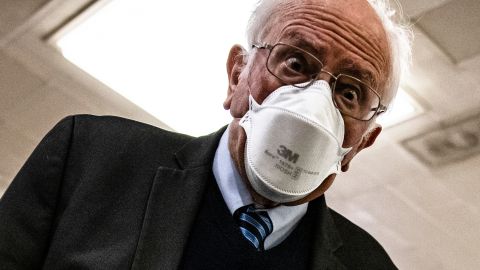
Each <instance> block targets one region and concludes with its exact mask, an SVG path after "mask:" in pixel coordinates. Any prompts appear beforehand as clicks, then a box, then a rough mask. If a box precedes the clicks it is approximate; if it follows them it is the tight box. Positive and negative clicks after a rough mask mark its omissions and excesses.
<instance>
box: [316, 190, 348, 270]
mask: <svg viewBox="0 0 480 270" xmlns="http://www.w3.org/2000/svg"><path fill="white" fill-rule="evenodd" d="M310 204H311V205H310V206H313V207H314V208H315V209H316V211H315V213H314V214H315V215H316V220H317V222H316V224H315V229H314V230H313V246H312V248H313V250H312V257H311V263H310V265H311V267H310V269H312V270H313V269H315V270H317V269H325V270H326V269H338V270H341V269H347V268H346V267H345V266H344V265H343V264H342V263H341V262H340V260H338V258H337V257H336V256H335V255H334V252H335V250H337V249H338V248H339V247H341V246H342V239H341V237H340V234H339V232H338V231H337V228H336V226H335V223H334V221H333V218H332V216H331V214H330V210H329V209H328V207H327V205H326V202H325V196H322V197H320V198H318V199H316V200H314V201H312V202H310Z"/></svg>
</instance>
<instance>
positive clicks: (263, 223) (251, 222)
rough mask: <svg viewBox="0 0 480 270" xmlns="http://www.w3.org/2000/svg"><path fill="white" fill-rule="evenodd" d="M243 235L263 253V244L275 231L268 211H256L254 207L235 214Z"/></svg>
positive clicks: (242, 208)
mask: <svg viewBox="0 0 480 270" xmlns="http://www.w3.org/2000/svg"><path fill="white" fill-rule="evenodd" d="M233 217H234V218H235V220H236V222H237V224H238V226H239V227H240V231H241V233H242V235H243V236H244V237H245V238H246V239H247V240H248V241H249V242H250V243H251V244H252V245H253V246H254V247H255V248H256V249H257V251H263V250H264V246H263V242H264V241H265V238H267V236H268V235H270V234H271V233H272V231H273V223H272V220H271V219H270V217H269V216H268V214H267V211H259V210H255V207H254V206H253V205H246V206H243V207H240V208H238V209H237V210H236V211H235V213H233Z"/></svg>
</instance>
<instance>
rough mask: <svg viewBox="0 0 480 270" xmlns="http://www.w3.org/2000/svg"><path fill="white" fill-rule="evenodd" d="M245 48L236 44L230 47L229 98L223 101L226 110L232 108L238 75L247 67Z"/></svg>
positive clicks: (228, 69)
mask: <svg viewBox="0 0 480 270" xmlns="http://www.w3.org/2000/svg"><path fill="white" fill-rule="evenodd" d="M245 55H246V51H245V49H244V48H243V47H242V46H240V45H238V44H236V45H234V46H233V47H232V48H231V49H230V53H229V54H228V59H227V75H228V91H227V98H226V99H225V101H224V102H223V108H225V110H228V109H230V105H231V103H232V98H233V94H234V93H235V90H236V87H237V85H238V77H239V76H240V73H241V72H242V70H243V68H244V67H245Z"/></svg>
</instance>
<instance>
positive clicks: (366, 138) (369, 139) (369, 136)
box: [342, 123, 382, 172]
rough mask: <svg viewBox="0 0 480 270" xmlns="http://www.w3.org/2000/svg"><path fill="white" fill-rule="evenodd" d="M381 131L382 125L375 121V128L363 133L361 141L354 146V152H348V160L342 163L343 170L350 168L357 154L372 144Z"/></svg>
mask: <svg viewBox="0 0 480 270" xmlns="http://www.w3.org/2000/svg"><path fill="white" fill-rule="evenodd" d="M381 132H382V126H381V125H379V124H377V123H375V124H374V126H373V128H371V129H370V130H369V131H368V132H367V133H366V134H365V135H363V137H362V140H361V142H360V143H359V144H358V145H357V146H355V147H353V149H352V152H353V153H352V154H350V153H349V154H347V156H346V157H345V158H347V161H346V162H345V163H343V164H342V172H346V171H348V168H349V167H350V161H352V159H353V157H354V156H356V155H357V154H358V153H359V152H360V151H362V150H363V149H365V148H368V147H370V146H372V145H373V144H374V143H375V140H376V139H377V137H378V135H380V133H381Z"/></svg>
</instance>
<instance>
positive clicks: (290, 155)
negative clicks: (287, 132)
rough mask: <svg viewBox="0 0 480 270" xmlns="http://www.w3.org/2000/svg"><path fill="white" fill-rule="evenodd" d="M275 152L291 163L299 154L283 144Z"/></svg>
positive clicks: (295, 161)
mask: <svg viewBox="0 0 480 270" xmlns="http://www.w3.org/2000/svg"><path fill="white" fill-rule="evenodd" d="M277 153H278V154H279V155H280V156H281V157H283V158H284V159H286V160H288V161H290V162H292V163H293V164H295V163H297V160H298V158H299V157H300V155H299V154H297V153H294V152H293V151H292V150H290V149H288V148H287V147H285V146H284V145H280V146H279V147H278V149H277Z"/></svg>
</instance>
